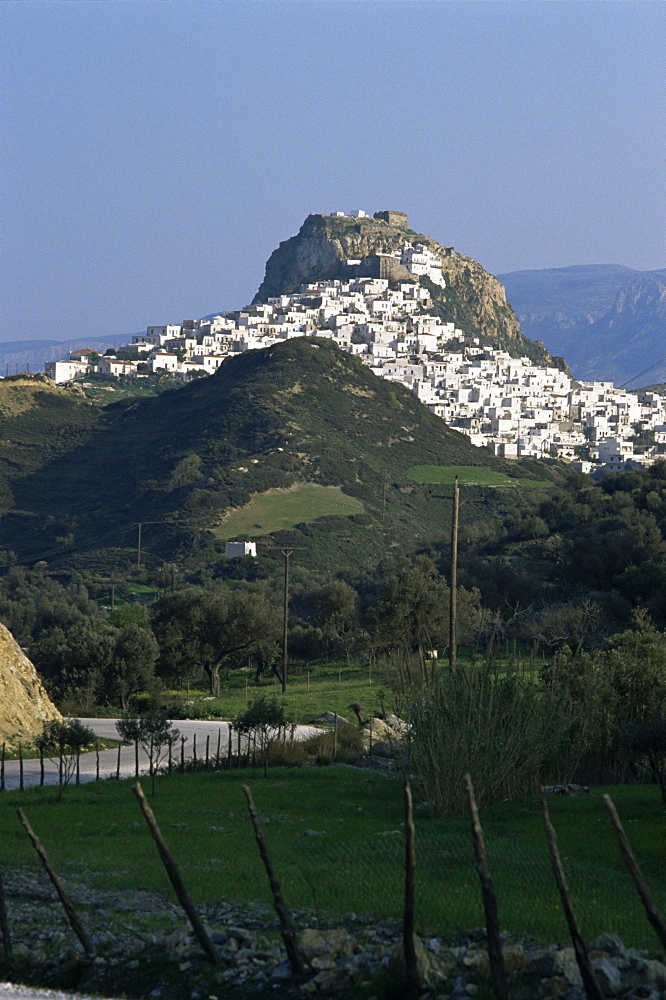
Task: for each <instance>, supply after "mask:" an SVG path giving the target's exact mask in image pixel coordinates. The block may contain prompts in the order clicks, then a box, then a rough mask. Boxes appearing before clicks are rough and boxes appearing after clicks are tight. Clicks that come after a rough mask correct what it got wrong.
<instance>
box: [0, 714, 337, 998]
mask: <svg viewBox="0 0 666 1000" xmlns="http://www.w3.org/2000/svg"><path fill="white" fill-rule="evenodd" d="M80 721H81V722H82V723H83V725H84V726H88V728H89V729H92V731H93V732H94V733H95V736H99V737H100V738H101V739H112V740H114V739H115V740H117V739H118V732H117V730H116V722H117V721H118V720H117V719H81V720H80ZM173 725H174V726H175V727H176V729H178V731H179V733H180V735H181V736H184V737H185V756H186V758H187V759H191V758H192V757H194V749H195V740H196V755H197V759H198V760H200V761H204V760H205V757H206V742H207V741H208V752H209V755H210V758H211V759H213V758H215V757H216V756H217V752H218V742H219V747H220V756H221V757H222V756H224V755H225V754H226V753H227V752H228V745H229V731H230V725H231V724H230V723H229V722H211V721H210V720H208V721H205V722H194V721H186V722H183V721H177V722H174V723H173ZM317 732H320V730H318V729H317V728H316V727H314V726H297V727H296V730H295V733H294V738H295V739H298V740H302V739H306V738H307V737H308V736H311V735H313V734H314V733H317ZM233 748H235V739H234V741H233V742H232V749H233ZM180 752H181V751H180V746H178V747H175V746H174V752H173V753H174V757H175V758H176V759H177V760H180ZM117 773H118V750H100V752H99V777H100V778H112V777H115V776H116V774H117ZM147 773H148V757H147V755H146V754H145V753H143V751H141V750H139V774H147ZM135 774H136V755H135V748H134V746H133V745H131V744H128V745H124V746H122V747H121V748H120V777H121V778H130V777H133V776H134V775H135ZM79 775H80V781H82V782H84V781H94V780H95V779H96V777H97V754H96V753H84V754H81V758H80V761H79ZM40 780H41V775H40V765H39V760H38V759H31V760H24V761H23V785H24V787H25V788H29V787H31V786H34V785H39V784H40ZM72 780H73V779H72ZM44 783H45V784H47V785H57V783H58V761H57V760H45V761H44ZM19 786H20V764H19V761H17V760H11V761H10V760H8V761H6V763H5V788H7V789H8V790H9V789H17V788H19ZM0 1000H3V997H2V994H1V993H0Z"/></svg>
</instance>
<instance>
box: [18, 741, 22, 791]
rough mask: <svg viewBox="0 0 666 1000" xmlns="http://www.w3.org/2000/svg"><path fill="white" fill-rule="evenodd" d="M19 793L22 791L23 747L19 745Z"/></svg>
mask: <svg viewBox="0 0 666 1000" xmlns="http://www.w3.org/2000/svg"><path fill="white" fill-rule="evenodd" d="M18 750H19V791H21V792H22V791H23V747H22V746H21V744H20V743H19V745H18Z"/></svg>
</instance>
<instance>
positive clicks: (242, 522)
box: [211, 483, 364, 541]
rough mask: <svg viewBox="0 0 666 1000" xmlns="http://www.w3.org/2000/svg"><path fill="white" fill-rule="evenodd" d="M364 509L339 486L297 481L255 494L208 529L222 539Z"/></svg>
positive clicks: (274, 529)
mask: <svg viewBox="0 0 666 1000" xmlns="http://www.w3.org/2000/svg"><path fill="white" fill-rule="evenodd" d="M363 509H364V508H363V504H362V503H361V501H360V500H357V499H356V497H351V496H347V495H346V494H345V493H343V492H342V490H341V489H340V487H339V486H321V485H319V484H317V483H299V484H297V485H296V486H294V487H291V488H290V489H272V490H268V491H266V492H265V493H259V494H257V495H255V496H254V497H253V498H252V500H250V502H249V503H247V504H245V506H243V507H239V508H237V509H236V510H233V511H232V512H231V514H229V516H228V517H225V519H224V521H222V522H221V523H220V524H218V525H216V526H214V527H212V528H211V531H212V532H213V534H214V535H215V537H216V538H219V539H221V540H222V541H226V540H227V539H229V538H235V537H236V536H237V535H245V536H246V537H248V538H257V537H260V536H262V535H269V534H272V533H273V532H274V531H281V530H285V529H286V528H293V527H295V525H297V524H303V523H307V524H309V523H311V522H312V521H316V520H318V518H320V517H329V516H332V515H337V516H342V517H345V516H347V515H349V514H360V513H362V511H363Z"/></svg>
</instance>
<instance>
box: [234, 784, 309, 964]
mask: <svg viewBox="0 0 666 1000" xmlns="http://www.w3.org/2000/svg"><path fill="white" fill-rule="evenodd" d="M241 789H242V791H243V794H244V795H245V798H246V799H247V808H248V811H249V813H250V819H251V820H252V826H253V827H254V836H255V839H256V841H257V846H258V848H259V854H260V855H261V860H262V861H263V863H264V868H265V869H266V874H267V875H268V881H269V883H270V887H271V892H272V893H273V905H274V906H275V912H276V913H277V915H278V919H279V921H280V933H281V934H282V940H283V941H284V946H285V948H286V950H287V956H288V958H289V964H290V965H291V973H292V975H293V976H294V978H295V979H304V978H305V961H304V959H303V956H302V955H301V952H300V950H299V947H298V942H297V941H296V932H295V930H294V925H293V924H292V922H291V917H290V916H289V912H288V910H287V907H286V906H285V903H284V899H283V898H282V890H281V889H280V883H279V882H278V880H277V876H276V874H275V871H274V869H273V863H272V862H271V859H270V856H269V854H268V850H267V848H266V841H265V840H264V835H263V832H262V829H261V826H260V825H259V818H258V816H257V810H256V809H255V807H254V802H253V800H252V793H251V792H250V789H249V788H248V786H247V785H241Z"/></svg>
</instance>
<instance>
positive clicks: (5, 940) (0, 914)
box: [0, 875, 12, 962]
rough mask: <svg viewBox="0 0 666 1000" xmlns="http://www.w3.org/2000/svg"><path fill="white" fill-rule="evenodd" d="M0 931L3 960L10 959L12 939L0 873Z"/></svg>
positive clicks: (9, 960) (7, 960) (8, 960)
mask: <svg viewBox="0 0 666 1000" xmlns="http://www.w3.org/2000/svg"><path fill="white" fill-rule="evenodd" d="M0 932H1V933H2V950H3V952H4V955H5V962H11V960H12V939H11V936H10V934H9V924H8V923H7V907H6V906H5V887H4V885H3V883H2V875H0Z"/></svg>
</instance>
